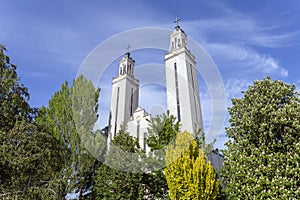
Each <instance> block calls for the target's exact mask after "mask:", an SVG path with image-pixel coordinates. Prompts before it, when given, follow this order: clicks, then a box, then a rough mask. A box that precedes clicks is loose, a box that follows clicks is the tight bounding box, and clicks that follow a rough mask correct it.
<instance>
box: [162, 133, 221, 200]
mask: <svg viewBox="0 0 300 200" xmlns="http://www.w3.org/2000/svg"><path fill="white" fill-rule="evenodd" d="M165 161H166V164H167V167H166V168H165V170H164V171H165V175H166V179H167V181H168V186H169V196H170V198H171V199H200V200H202V199H216V198H217V195H218V193H219V187H220V186H219V182H218V180H217V176H216V173H215V171H214V168H213V167H212V166H211V164H210V162H209V161H208V160H207V158H206V156H205V153H204V151H203V150H202V149H200V148H199V147H198V144H197V141H196V140H195V139H194V138H193V136H192V135H191V134H190V133H188V132H184V133H178V134H177V137H176V143H175V144H170V145H169V146H168V147H167V148H166V158H165Z"/></svg>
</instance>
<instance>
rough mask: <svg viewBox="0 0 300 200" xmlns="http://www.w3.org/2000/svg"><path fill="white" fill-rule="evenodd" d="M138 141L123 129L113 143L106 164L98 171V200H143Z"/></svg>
mask: <svg viewBox="0 0 300 200" xmlns="http://www.w3.org/2000/svg"><path fill="white" fill-rule="evenodd" d="M139 152H140V148H139V146H138V141H137V140H136V139H135V138H133V137H132V136H129V134H128V133H127V132H126V129H125V127H122V128H121V130H120V131H119V133H118V134H117V136H115V137H114V139H113V140H112V142H111V145H110V148H109V150H108V152H107V154H106V156H105V162H104V164H102V165H101V167H100V168H99V169H98V170H97V175H96V180H95V182H96V186H95V192H96V199H101V200H102V199H143V196H144V186H143V185H144V184H143V182H142V180H143V174H140V173H137V170H139V166H138V163H139V161H138V157H134V156H133V155H134V154H137V153H139Z"/></svg>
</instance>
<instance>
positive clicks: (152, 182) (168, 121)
mask: <svg viewBox="0 0 300 200" xmlns="http://www.w3.org/2000/svg"><path fill="white" fill-rule="evenodd" d="M148 122H149V127H148V128H147V130H148V131H147V136H148V137H147V145H148V146H149V147H150V148H151V152H150V155H151V156H149V157H148V158H147V160H146V162H145V163H148V165H149V168H148V171H151V173H149V174H148V177H147V178H148V181H147V183H148V185H149V190H150V193H151V194H152V196H153V198H154V199H167V198H168V183H167V180H166V177H165V174H164V172H163V169H164V167H165V160H164V159H165V149H164V148H165V147H166V146H167V145H169V144H170V143H171V142H174V140H175V138H176V135H177V133H178V132H179V130H180V123H179V122H178V121H177V120H176V118H175V117H174V116H173V115H170V114H169V111H168V112H167V114H162V115H158V116H157V117H155V118H151V119H150V120H149V121H148ZM152 166H154V168H155V169H153V168H151V167H152ZM146 168H147V166H146ZM154 186H155V187H154Z"/></svg>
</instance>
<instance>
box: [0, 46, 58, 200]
mask: <svg viewBox="0 0 300 200" xmlns="http://www.w3.org/2000/svg"><path fill="white" fill-rule="evenodd" d="M4 52H5V47H4V46H2V45H0V198H2V199H61V198H62V197H63V196H61V194H60V193H59V191H60V188H61V186H62V184H61V180H60V179H59V177H58V176H57V175H58V174H59V171H60V170H61V169H62V166H61V161H62V154H61V147H60V145H59V143H58V142H57V140H56V139H55V138H54V137H53V135H52V134H50V132H49V131H47V130H48V129H47V128H46V127H44V126H43V125H41V124H37V123H34V122H33V119H34V116H35V114H36V109H32V108H30V106H29V104H28V100H29V93H28V91H27V88H26V87H25V86H24V85H22V84H20V83H19V81H20V80H19V78H18V76H17V72H16V65H13V64H11V63H10V59H9V57H8V56H6V55H5V54H4Z"/></svg>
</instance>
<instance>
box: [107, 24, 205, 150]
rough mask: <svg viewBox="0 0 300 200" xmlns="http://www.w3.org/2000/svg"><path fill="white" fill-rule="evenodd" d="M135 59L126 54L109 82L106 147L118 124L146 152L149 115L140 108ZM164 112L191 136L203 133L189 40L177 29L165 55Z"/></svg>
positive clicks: (193, 59)
mask: <svg viewBox="0 0 300 200" xmlns="http://www.w3.org/2000/svg"><path fill="white" fill-rule="evenodd" d="M134 65H135V60H134V59H133V58H132V57H131V55H130V53H129V52H127V53H126V54H125V56H124V57H123V58H122V59H121V60H120V63H119V74H118V76H117V77H116V78H113V80H112V95H111V104H110V117H109V126H108V147H109V143H110V142H111V140H112V139H113V138H114V137H115V136H116V135H117V134H118V132H119V130H120V128H121V124H126V126H127V131H128V132H129V133H130V135H132V136H133V137H135V138H137V140H138V141H139V144H140V147H141V148H143V149H144V150H145V151H146V152H148V151H149V148H148V147H147V145H146V137H147V135H146V133H147V127H148V124H149V123H148V121H147V119H150V118H151V115H150V114H149V113H147V112H146V111H145V110H144V109H142V108H141V107H139V80H138V79H136V77H135V76H134ZM165 71H166V96H167V110H169V112H170V114H172V115H174V116H175V117H176V118H177V120H178V121H179V122H180V123H181V130H182V131H185V130H186V131H188V132H190V133H194V132H195V130H198V129H201V130H203V120H202V112H201V105H200V96H199V89H198V79H197V73H196V60H195V57H194V56H193V54H192V53H191V51H190V50H189V49H188V39H187V35H186V34H185V32H184V31H183V30H182V29H181V28H180V26H178V24H177V26H176V27H175V29H174V30H173V32H172V33H171V34H170V47H169V51H168V52H167V53H166V54H165Z"/></svg>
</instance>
